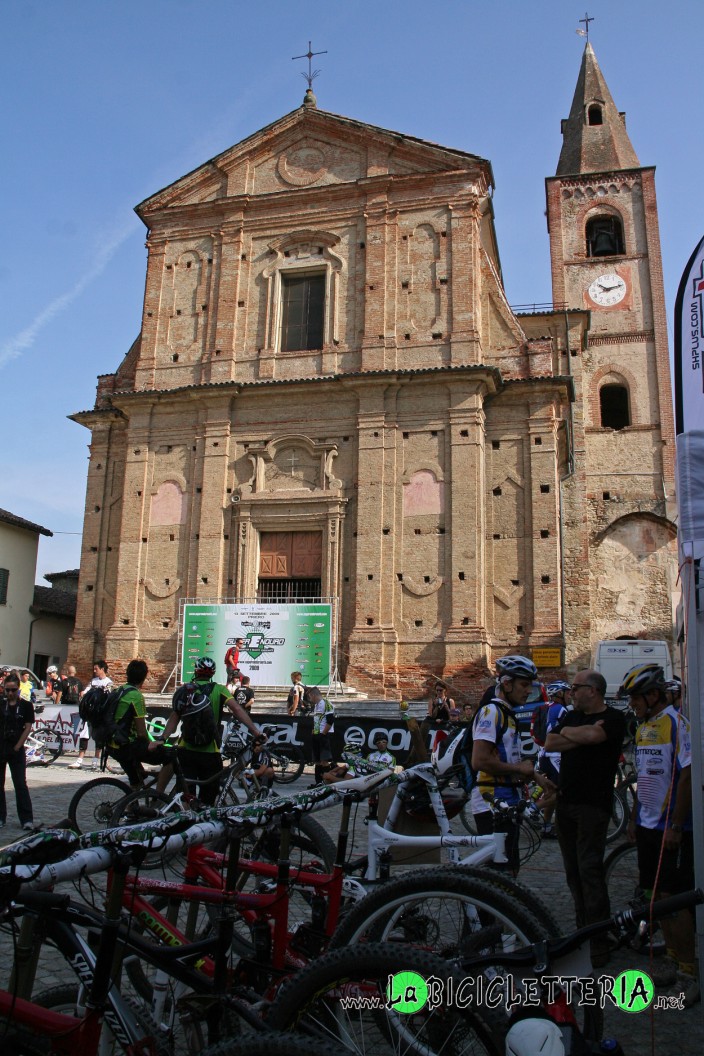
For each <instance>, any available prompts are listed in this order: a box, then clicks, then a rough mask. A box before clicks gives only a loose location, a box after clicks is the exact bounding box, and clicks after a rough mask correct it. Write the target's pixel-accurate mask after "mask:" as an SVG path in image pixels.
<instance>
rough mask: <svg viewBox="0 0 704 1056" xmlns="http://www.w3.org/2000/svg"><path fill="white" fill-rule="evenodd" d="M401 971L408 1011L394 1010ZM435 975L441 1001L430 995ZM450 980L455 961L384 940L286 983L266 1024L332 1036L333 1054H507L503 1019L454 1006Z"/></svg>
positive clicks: (339, 954) (224, 1052) (328, 958)
mask: <svg viewBox="0 0 704 1056" xmlns="http://www.w3.org/2000/svg"><path fill="white" fill-rule="evenodd" d="M401 973H403V974H404V976H405V980H403V982H404V984H405V985H404V998H405V999H406V1000H409V1005H406V1008H407V1009H408V1010H407V1011H398V1010H397V1009H396V1008H395V1007H388V1004H389V1002H388V1000H387V986H388V984H389V981H390V978H392V977H395V976H399V975H400V974H401ZM418 977H420V979H418ZM431 977H432V978H433V979H434V980H436V981H437V986H438V990H437V991H436V995H437V996H438V998H439V999H438V1002H437V1004H435V1003H434V1002H432V1003H431V1002H430V1001H428V999H427V997H426V998H425V999H424V983H425V980H426V979H430V978H431ZM450 981H451V982H452V984H455V983H456V982H457V980H456V978H455V977H454V976H453V975H452V972H451V970H450V968H449V966H448V964H447V963H445V962H443V961H442V960H439V959H438V958H436V957H433V956H432V955H430V954H428V953H427V952H425V951H423V950H418V949H413V948H412V947H408V946H395V945H394V944H393V943H392V944H390V945H389V944H385V943H380V944H370V945H367V946H360V947H358V948H356V949H348V950H335V951H332V952H330V953H327V954H325V955H324V956H322V957H320V958H318V960H317V961H315V962H314V963H313V964H311V965H309V966H308V967H307V968H305V969H303V970H302V971H300V972H298V973H297V974H296V975H295V976H293V977H289V978H288V979H287V980H286V981H285V983H284V984H283V986H282V987H281V988H280V989H279V991H278V993H277V995H276V997H275V999H274V1001H273V1003H272V1005H271V1007H270V1008H269V1011H268V1014H267V1020H266V1022H267V1025H268V1026H270V1027H271V1028H272V1029H274V1030H280V1031H298V1032H299V1033H304V1034H306V1035H309V1036H311V1037H313V1038H318V1039H320V1040H324V1041H327V1043H328V1045H329V1051H330V1052H339V1051H340V1050H342V1051H343V1052H354V1053H355V1056H392V1054H393V1056H399V1053H401V1054H404V1056H405V1054H408V1056H435V1054H442V1056H503V1052H504V1045H503V1035H504V1023H503V1020H502V1019H499V1018H498V1017H497V1019H494V1017H492V1018H491V1019H490V1018H489V1015H490V1014H489V1013H488V1012H487V1010H485V1009H481V1010H480V1009H479V1008H478V1007H477V1005H475V1004H471V1005H470V1006H469V1007H467V1008H466V1009H458V1008H455V1007H452V1005H451V1003H450V1002H449V1001H448V1000H447V999H446V995H448V994H449V992H450V985H449V984H450ZM399 982H400V980H399ZM397 985H398V982H397V983H396V986H397ZM425 990H427V987H426V988H425ZM440 991H442V996H440ZM414 998H415V1000H414ZM402 1000H403V999H402ZM211 1056H212V1054H211ZM218 1056H229V1050H228V1049H226V1048H224V1047H222V1048H221V1049H220V1052H219V1053H218Z"/></svg>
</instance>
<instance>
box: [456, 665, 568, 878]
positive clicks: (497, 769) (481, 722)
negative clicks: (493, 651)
mask: <svg viewBox="0 0 704 1056" xmlns="http://www.w3.org/2000/svg"><path fill="white" fill-rule="evenodd" d="M496 669H497V673H498V678H497V682H496V690H495V693H494V697H493V699H492V700H491V702H490V703H489V704H486V705H485V706H484V707H483V708H480V710H479V711H478V712H477V715H476V718H475V720H474V728H473V746H472V769H473V770H474V771H475V772H476V773H477V788H478V789H479V792H480V794H481V797H482V799H483V800H484V801H485V803H486V804H487V806H489V807H490V806H491V805H492V804H493V803H495V802H499V801H501V802H504V803H508V804H515V803H518V802H519V800H520V792H519V788H520V786H521V785H523V784H524V783H525V782H526V781H536V782H537V783H538V784H539V785H540V786H541V787H543V788H547V789H549V790H551V791H552V790H553V789H554V787H555V786H554V785H553V783H552V782H551V781H550V780H549V779H548V778H547V777H546V776H545V775H544V774H540V773H538V772H536V770H535V769H534V767H533V763H532V762H531V761H530V760H529V759H525V760H524V759H521V746H520V740H519V737H518V725H517V723H516V719H515V717H514V714H513V709H514V708H519V707H521V706H522V705H523V704H525V702H526V701H527V699H528V696H529V694H530V691H531V689H532V687H533V679H534V678H535V677H536V676H537V674H538V669H537V668H536V666H535V664H534V663H533V661H532V660H529V659H528V658H527V657H525V656H504V657H501V659H499V660H498V661H497V663H496ZM475 820H476V823H477V832H478V833H479V834H480V835H488V834H490V833H491V832H493V828H494V825H493V813H491V812H490V811H489V810H486V811H484V812H480V813H476V814H475ZM506 856H507V858H508V866H507V868H509V869H512V870H513V872H514V873H517V872H518V868H519V865H520V860H519V852H518V826H517V825H512V826H511V828H510V830H509V832H508V835H507V838H506Z"/></svg>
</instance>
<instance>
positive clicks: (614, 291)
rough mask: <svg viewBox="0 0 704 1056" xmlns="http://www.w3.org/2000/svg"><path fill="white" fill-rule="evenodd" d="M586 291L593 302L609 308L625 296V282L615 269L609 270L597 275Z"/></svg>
mask: <svg viewBox="0 0 704 1056" xmlns="http://www.w3.org/2000/svg"><path fill="white" fill-rule="evenodd" d="M587 293H588V294H589V298H590V300H592V301H593V302H594V304H598V305H599V306H600V307H601V308H610V307H611V306H612V305H614V304H618V303H619V302H620V301H622V300H623V298H624V297H625V296H626V283H625V280H624V279H622V278H621V276H620V275H617V274H616V272H615V271H609V272H607V273H606V274H605V275H598V276H597V278H596V279H594V282H593V283H592V284H591V286H590V287H589V289H588V290H587Z"/></svg>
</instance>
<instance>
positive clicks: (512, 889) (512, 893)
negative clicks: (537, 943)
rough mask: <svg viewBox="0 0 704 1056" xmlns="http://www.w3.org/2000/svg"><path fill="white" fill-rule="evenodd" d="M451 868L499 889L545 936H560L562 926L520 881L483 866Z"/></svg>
mask: <svg viewBox="0 0 704 1056" xmlns="http://www.w3.org/2000/svg"><path fill="white" fill-rule="evenodd" d="M453 868H455V869H457V870H458V871H459V872H461V873H463V874H466V875H467V876H473V877H475V878H476V879H477V880H484V881H485V882H486V883H488V884H491V885H493V886H494V887H498V888H500V889H501V891H502V892H503V893H504V894H505V895H508V896H509V897H510V898H512V899H515V900H516V902H519V903H521V904H522V905H524V906H525V908H526V909H527V910H528V912H529V913H531V914H532V916H534V917H535V918H536V920H537V921H539V923H540V924H541V925H542V927H543V928H544V929H545V935H546V936H548V937H550V938H557V936H558V935H561V934H562V932H563V928H562V926H561V925H560V924H559V922H558V921H557V918H556V917H555V916H554V915H553V913H552V911H551V910H550V909H548V907H547V906H546V904H545V903H544V902H543V900H542V898H539V897H538V895H536V894H534V893H533V891H531V889H530V888H529V887H526V885H525V884H523V883H521V881H520V880H516V879H515V878H514V877H513V876H511V874H510V873H506V872H504V871H503V870H501V869H492V868H491V867H489V866H483V865H458V866H454V867H453Z"/></svg>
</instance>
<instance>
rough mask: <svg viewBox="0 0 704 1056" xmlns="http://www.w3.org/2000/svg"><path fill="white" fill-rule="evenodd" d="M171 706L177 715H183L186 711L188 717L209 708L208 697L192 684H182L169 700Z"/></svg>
mask: <svg viewBox="0 0 704 1056" xmlns="http://www.w3.org/2000/svg"><path fill="white" fill-rule="evenodd" d="M171 705H172V707H173V709H174V711H177V712H178V713H179V715H183V714H184V712H186V711H187V712H188V714H189V715H195V714H196V712H198V711H202V710H203V708H207V707H210V697H209V696H208V695H207V693H204V692H203V691H202V690H201V689H200V688H199V687H198V686H194V685H193V683H192V682H184V684H183V685H182V686H179V688H178V689H177V690H176V692H175V693H174V695H173V697H172V698H171Z"/></svg>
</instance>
